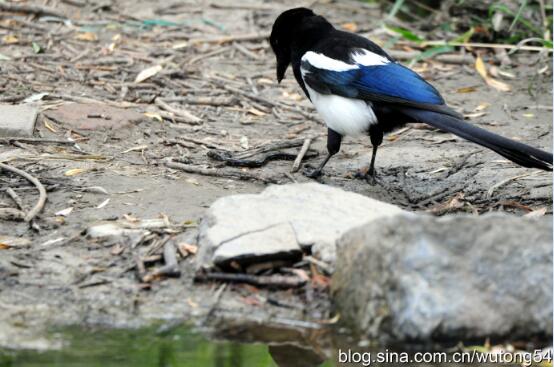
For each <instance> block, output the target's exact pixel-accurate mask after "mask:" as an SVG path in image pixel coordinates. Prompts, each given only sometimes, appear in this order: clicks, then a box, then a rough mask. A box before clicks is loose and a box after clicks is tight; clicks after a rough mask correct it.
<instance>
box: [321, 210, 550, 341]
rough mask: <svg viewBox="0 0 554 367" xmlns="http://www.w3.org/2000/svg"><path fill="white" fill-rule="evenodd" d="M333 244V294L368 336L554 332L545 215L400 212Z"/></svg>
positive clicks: (406, 337) (518, 335)
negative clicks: (422, 213) (540, 216)
mask: <svg viewBox="0 0 554 367" xmlns="http://www.w3.org/2000/svg"><path fill="white" fill-rule="evenodd" d="M337 246H338V251H337V252H338V256H337V263H336V271H335V273H334V275H333V279H332V285H331V289H332V298H333V301H334V302H335V305H336V307H337V312H340V314H341V316H342V321H343V322H345V323H347V324H349V325H351V326H352V327H353V328H354V329H355V330H357V331H358V332H360V333H361V334H364V335H366V336H367V337H369V338H384V337H385V338H386V337H388V338H390V339H393V340H420V341H429V340H445V339H447V340H471V339H475V338H484V337H488V336H494V337H499V338H503V339H506V338H508V339H516V338H523V339H526V338H530V337H533V336H550V337H551V336H552V220H551V219H550V218H547V217H542V218H521V217H515V216H510V215H503V214H493V215H485V216H479V217H473V216H448V217H442V218H437V217H431V216H424V215H418V216H411V217H407V216H398V217H396V218H385V219H383V220H378V221H374V222H372V223H369V224H367V225H364V226H362V227H359V228H356V229H354V230H352V231H349V232H348V233H346V234H345V235H344V236H343V237H342V238H341V239H340V240H339V241H338V245H337ZM361 285H363V286H361Z"/></svg>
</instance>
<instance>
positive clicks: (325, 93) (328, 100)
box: [270, 8, 552, 177]
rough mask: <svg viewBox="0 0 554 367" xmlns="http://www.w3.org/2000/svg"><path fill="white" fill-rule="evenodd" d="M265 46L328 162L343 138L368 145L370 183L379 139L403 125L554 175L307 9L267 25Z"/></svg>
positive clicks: (536, 152) (539, 156)
mask: <svg viewBox="0 0 554 367" xmlns="http://www.w3.org/2000/svg"><path fill="white" fill-rule="evenodd" d="M270 43H271V47H272V49H273V51H274V53H275V56H276V58H277V79H278V81H279V82H280V81H281V80H282V79H283V77H284V75H285V72H286V69H287V68H288V66H289V65H292V70H293V72H294V76H295V78H296V80H297V82H298V84H299V85H300V87H301V88H302V89H303V91H304V93H305V94H306V96H307V97H308V98H309V99H310V100H311V102H312V103H313V104H314V106H315V108H316V110H317V111H318V113H319V114H320V115H321V117H322V119H323V121H324V122H325V124H326V125H327V127H328V137H327V150H328V155H327V157H326V158H325V159H324V161H323V162H322V164H321V165H320V166H319V167H318V168H317V169H316V170H314V171H312V172H310V174H309V175H310V176H312V177H315V176H318V175H320V174H321V170H322V169H323V167H324V166H325V164H326V163H327V161H328V160H329V158H331V156H333V155H334V154H336V153H337V152H338V151H339V149H340V144H341V140H342V137H343V136H347V135H360V134H366V135H367V134H369V136H370V139H371V143H372V145H373V154H372V158H371V164H370V169H369V171H368V174H369V176H371V177H372V176H373V173H374V163H375V156H376V153H377V147H378V146H379V145H380V144H381V143H382V140H383V134H384V133H386V132H389V131H392V130H394V129H395V128H398V127H400V126H402V125H404V124H406V123H408V122H416V121H417V122H423V123H426V124H429V125H431V126H433V127H436V128H439V129H441V130H445V131H448V132H451V133H453V134H456V135H458V136H460V137H462V138H465V139H467V140H470V141H472V142H475V143H477V144H479V145H482V146H485V147H487V148H489V149H492V150H494V151H495V152H497V153H499V154H500V155H502V156H504V157H506V158H508V159H510V160H511V161H513V162H515V163H517V164H520V165H522V166H525V167H533V168H540V169H543V170H550V171H551V170H552V154H551V153H548V152H545V151H542V150H540V149H536V148H533V147H530V146H528V145H525V144H522V143H519V142H516V141H513V140H510V139H507V138H504V137H501V136H499V135H496V134H493V133H491V132H489V131H486V130H484V129H481V128H478V127H476V126H473V125H471V124H468V123H466V122H465V121H463V118H462V116H461V115H460V114H458V113H457V112H455V111H454V110H452V109H451V108H450V107H448V106H447V105H446V104H445V101H444V99H443V98H442V97H441V95H440V94H439V92H438V91H437V90H436V89H435V88H434V87H433V86H432V85H431V84H429V83H428V82H426V81H425V80H424V79H423V78H421V77H420V76H419V75H418V74H417V73H415V72H414V71H412V70H410V69H408V68H407V67H405V66H403V65H401V64H400V63H398V62H397V61H395V60H394V59H393V58H391V57H390V56H389V55H388V54H387V53H386V52H385V51H384V50H383V49H381V48H380V47H379V46H377V45H376V44H375V43H373V42H371V41H370V40H368V39H366V38H364V37H361V36H358V35H356V34H352V33H348V32H343V31H339V30H337V29H335V28H334V27H333V26H332V25H331V24H330V23H329V22H328V21H327V20H326V19H325V18H323V17H321V16H318V15H316V14H314V13H313V12H312V11H311V10H310V9H306V8H295V9H290V10H287V11H285V12H283V13H282V14H281V15H279V17H278V18H277V20H276V21H275V23H274V25H273V29H272V32H271V36H270Z"/></svg>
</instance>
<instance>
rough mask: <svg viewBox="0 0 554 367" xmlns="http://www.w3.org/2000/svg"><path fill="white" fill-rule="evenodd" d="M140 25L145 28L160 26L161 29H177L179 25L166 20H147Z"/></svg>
mask: <svg viewBox="0 0 554 367" xmlns="http://www.w3.org/2000/svg"><path fill="white" fill-rule="evenodd" d="M142 24H143V25H145V26H156V25H158V26H161V27H177V26H179V25H180V24H179V23H175V22H170V21H168V20H163V19H147V20H143V21H142Z"/></svg>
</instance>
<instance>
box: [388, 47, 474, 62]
mask: <svg viewBox="0 0 554 367" xmlns="http://www.w3.org/2000/svg"><path fill="white" fill-rule="evenodd" d="M389 55H391V56H392V57H394V58H395V59H397V60H402V61H406V60H413V59H416V58H417V57H419V56H420V55H421V52H419V51H402V50H390V51H389ZM431 59H433V60H436V61H439V62H443V63H445V64H468V65H472V64H474V63H475V58H474V57H473V55H471V54H442V55H435V56H433V57H431Z"/></svg>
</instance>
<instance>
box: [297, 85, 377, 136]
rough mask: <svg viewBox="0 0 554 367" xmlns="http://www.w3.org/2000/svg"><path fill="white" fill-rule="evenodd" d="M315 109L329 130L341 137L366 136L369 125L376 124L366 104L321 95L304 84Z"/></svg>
mask: <svg viewBox="0 0 554 367" xmlns="http://www.w3.org/2000/svg"><path fill="white" fill-rule="evenodd" d="M306 89H307V90H308V93H309V95H310V99H311V100H312V103H313V104H314V107H315V109H316V110H317V112H318V113H319V114H320V115H321V117H322V119H323V121H324V122H325V124H326V125H327V127H329V128H330V129H332V130H334V131H336V132H337V133H339V134H341V135H342V136H345V135H349V136H356V135H362V134H365V135H366V134H367V132H368V130H369V125H371V124H376V123H377V117H376V116H375V113H374V112H373V109H372V108H371V105H370V104H369V103H368V102H365V101H362V100H361V99H353V98H345V97H340V96H337V95H332V94H321V93H318V92H316V91H315V90H313V89H312V88H310V87H309V86H308V85H307V84H306Z"/></svg>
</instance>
